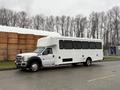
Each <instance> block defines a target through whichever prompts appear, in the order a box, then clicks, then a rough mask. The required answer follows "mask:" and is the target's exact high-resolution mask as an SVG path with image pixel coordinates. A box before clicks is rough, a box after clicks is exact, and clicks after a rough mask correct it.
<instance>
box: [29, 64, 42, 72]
mask: <svg viewBox="0 0 120 90" xmlns="http://www.w3.org/2000/svg"><path fill="white" fill-rule="evenodd" d="M39 68H40V65H39V64H38V63H37V62H32V63H31V64H30V71H32V72H36V71H38V70H39Z"/></svg>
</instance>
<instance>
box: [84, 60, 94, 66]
mask: <svg viewBox="0 0 120 90" xmlns="http://www.w3.org/2000/svg"><path fill="white" fill-rule="evenodd" d="M83 64H84V66H91V65H92V60H91V59H90V58H88V59H87V60H86V62H84V63H83Z"/></svg>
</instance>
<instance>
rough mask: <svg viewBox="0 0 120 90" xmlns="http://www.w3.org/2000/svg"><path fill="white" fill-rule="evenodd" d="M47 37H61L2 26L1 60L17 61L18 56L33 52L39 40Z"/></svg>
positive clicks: (0, 32)
mask: <svg viewBox="0 0 120 90" xmlns="http://www.w3.org/2000/svg"><path fill="white" fill-rule="evenodd" d="M46 36H60V34H58V33H56V32H48V31H42V30H31V29H24V28H17V27H7V26H0V60H15V57H16V54H18V53H24V52H31V51H33V50H34V49H35V48H36V44H37V40H38V39H39V38H42V37H46Z"/></svg>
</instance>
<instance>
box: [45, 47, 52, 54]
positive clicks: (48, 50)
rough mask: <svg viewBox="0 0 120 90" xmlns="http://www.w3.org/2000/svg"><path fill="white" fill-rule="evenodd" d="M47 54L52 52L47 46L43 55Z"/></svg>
mask: <svg viewBox="0 0 120 90" xmlns="http://www.w3.org/2000/svg"><path fill="white" fill-rule="evenodd" d="M48 54H53V51H52V48H47V49H46V50H45V51H44V52H43V55H48Z"/></svg>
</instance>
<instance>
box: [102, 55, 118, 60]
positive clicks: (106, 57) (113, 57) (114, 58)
mask: <svg viewBox="0 0 120 90" xmlns="http://www.w3.org/2000/svg"><path fill="white" fill-rule="evenodd" d="M104 60H105V61H116V60H117V61H118V60H120V56H105V57H104Z"/></svg>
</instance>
